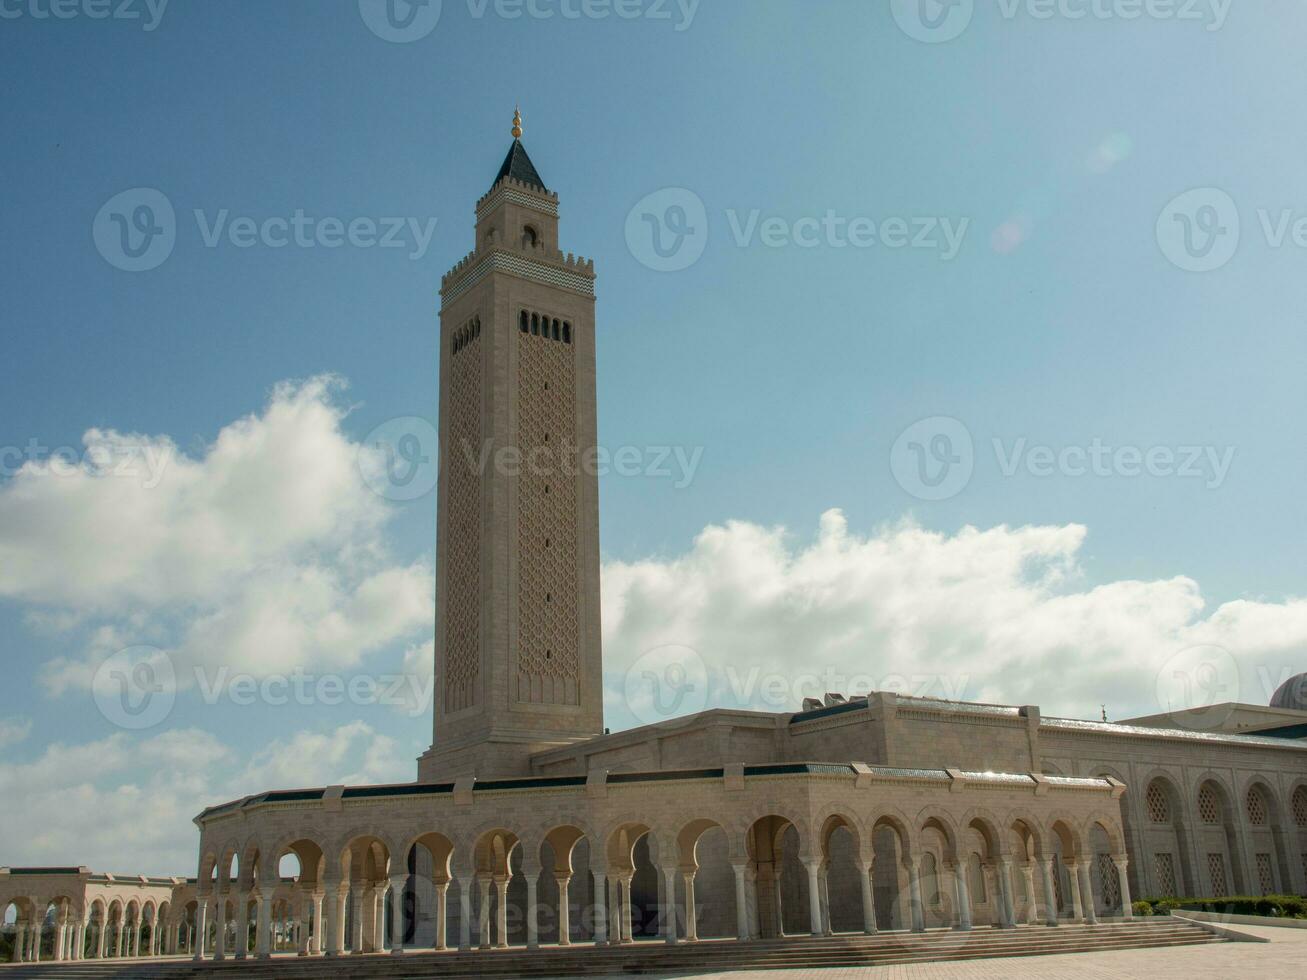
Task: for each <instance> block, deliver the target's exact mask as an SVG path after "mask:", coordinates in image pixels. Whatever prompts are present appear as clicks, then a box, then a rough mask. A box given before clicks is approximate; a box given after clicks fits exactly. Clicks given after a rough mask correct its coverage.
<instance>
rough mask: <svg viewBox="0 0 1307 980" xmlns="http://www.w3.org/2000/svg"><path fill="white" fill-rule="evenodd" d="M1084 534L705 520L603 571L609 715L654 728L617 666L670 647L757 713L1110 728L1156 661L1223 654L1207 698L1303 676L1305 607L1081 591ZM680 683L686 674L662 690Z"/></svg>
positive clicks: (1161, 670)
mask: <svg viewBox="0 0 1307 980" xmlns="http://www.w3.org/2000/svg"><path fill="white" fill-rule="evenodd" d="M1086 533H1087V532H1086V529H1085V528H1084V527H1082V526H1080V525H1075V524H1070V525H1065V526H1060V527H1059V526H1045V527H1020V528H1012V527H1007V526H1000V527H995V528H990V529H988V530H977V529H976V528H971V527H967V528H964V529H962V530H960V531H959V532H957V533H956V534H953V535H945V534H939V533H935V532H931V531H927V530H924V529H922V528H920V527H918V526H916V525H915V524H912V523H902V524H898V525H895V526H891V527H887V528H883V529H881V530H878V531H876V532H875V533H872V534H869V535H866V536H859V535H858V534H856V533H853V532H850V530H849V528H848V526H847V523H846V521H845V519H844V517H843V515H842V514H841V513H840V512H839V511H838V510H831V511H828V512H826V513H825V514H823V515H822V518H821V523H820V527H819V530H818V532H817V535H816V537H815V539H814V540H812V541H810V542H806V543H796V542H794V541H793V540H792V539H791V537H790V536H789V535H787V534H786V532H785V531H784V529H782V528H765V527H760V526H758V525H755V524H750V523H746V522H741V521H732V522H729V523H727V524H725V525H724V526H710V527H708V528H706V529H705V530H704V531H703V532H702V533H701V534H700V535H699V536H698V538H697V539H696V540H695V542H694V545H693V546H692V547H691V548H690V549H689V550H688V551H687V552H686V553H684V554H681V555H677V556H674V557H669V558H665V559H651V560H648V561H639V562H631V563H625V562H611V563H608V564H607V565H606V566H605V567H604V578H603V584H604V593H603V623H604V653H605V663H606V667H607V673H606V684H605V691H606V703H607V708H608V712H609V721H610V723H611V724H613V725H614V726H615V727H619V728H620V727H627V726H629V725H631V724H635V723H639V722H642V721H649V720H652V719H650V718H649V716H648V705H647V704H646V703H644V701H643V700H642V696H641V695H640V694H639V693H638V692H639V690H640V685H639V684H638V683H635V684H632V683H628V682H629V681H630V680H631V678H630V677H629V676H628V673H630V672H632V671H635V672H636V673H640V672H642V671H645V670H647V669H648V667H649V663H650V660H649V656H648V655H649V651H653V650H656V649H658V648H661V647H665V646H667V645H672V646H673V649H674V648H675V645H684V646H685V647H688V648H691V650H692V651H694V652H693V653H691V654H688V656H689V658H690V659H691V660H693V661H694V662H695V663H694V664H686V663H684V662H683V661H684V659H685V658H684V657H681V659H680V660H679V661H678V664H679V666H678V667H677V669H678V670H680V669H681V668H682V667H686V666H691V667H698V666H701V669H702V673H703V675H704V676H705V677H706V678H707V684H708V691H707V692H706V694H707V696H706V697H703V696H702V695H700V701H701V702H706V703H707V704H708V705H710V706H731V707H751V708H763V709H768V710H795V709H797V708H798V706H799V704H800V700H801V698H802V697H804V696H815V697H820V696H821V695H822V694H823V693H824V692H826V691H836V692H842V693H846V694H848V693H865V691H866V690H868V689H873V688H874V689H897V690H900V691H906V692H907V693H918V694H925V695H929V696H936V697H962V698H965V699H969V700H982V701H997V702H1005V703H1012V704H1039V705H1040V706H1041V707H1042V708H1043V710H1044V712H1045V713H1046V714H1065V715H1070V716H1074V717H1094V716H1097V713H1098V707H1099V705H1100V704H1106V705H1107V706H1108V708H1109V711H1110V712H1111V713H1112V717H1115V718H1121V717H1125V716H1127V715H1132V714H1143V713H1153V712H1157V711H1161V710H1163V709H1165V708H1166V707H1167V705H1166V704H1159V700H1160V699H1161V698H1162V697H1163V695H1164V694H1165V696H1166V697H1167V698H1169V697H1171V696H1172V695H1171V692H1172V691H1173V686H1168V681H1167V677H1168V676H1169V675H1168V670H1167V665H1168V664H1173V663H1175V662H1176V658H1177V657H1181V658H1183V657H1184V656H1185V655H1184V654H1183V651H1185V650H1187V649H1191V648H1193V647H1195V646H1202V645H1213V644H1214V645H1219V646H1220V647H1222V648H1224V650H1226V651H1228V652H1229V657H1230V658H1232V661H1231V662H1232V663H1233V664H1235V665H1237V666H1236V676H1234V677H1233V678H1225V679H1224V680H1223V681H1222V687H1221V689H1220V690H1213V691H1209V692H1206V693H1209V694H1211V695H1212V696H1211V697H1210V698H1209V699H1208V700H1207V701H1205V702H1203V703H1211V701H1214V700H1245V701H1251V702H1255V703H1262V704H1265V703H1266V702H1267V701H1268V700H1269V697H1270V694H1271V692H1272V691H1273V690H1274V688H1275V686H1276V685H1277V684H1278V683H1279V681H1281V680H1283V679H1284V678H1285V677H1287V676H1289V674H1290V673H1292V672H1294V670H1295V668H1296V669H1301V665H1300V664H1298V663H1296V661H1295V654H1296V655H1297V656H1298V657H1299V658H1300V657H1301V652H1302V651H1303V650H1304V649H1307V600H1303V599H1288V600H1286V601H1284V602H1268V601H1254V600H1240V601H1237V602H1230V603H1226V604H1224V605H1222V606H1220V607H1218V608H1216V609H1214V610H1211V611H1208V610H1207V608H1206V603H1205V602H1204V600H1203V597H1202V594H1201V591H1200V589H1199V586H1198V583H1196V582H1194V581H1193V580H1192V579H1189V578H1184V577H1176V578H1172V579H1164V580H1155V581H1133V580H1128V581H1117V582H1110V583H1106V584H1102V585H1098V586H1089V585H1086V584H1085V583H1084V581H1083V575H1082V571H1081V569H1080V566H1079V564H1078V557H1079V553H1080V550H1081V548H1082V546H1083V544H1084V541H1085V537H1086ZM678 656H679V655H678ZM642 657H644V658H645V659H643V660H642V659H641V658H642ZM660 663H661V662H660ZM1185 663H1186V664H1190V663H1191V660H1186V661H1185ZM659 669H665V668H664V667H660V668H659ZM681 676H686V677H691V678H692V677H694V676H695V673H694V670H691V671H689V672H688V673H685V674H684V675H681V674H678V675H676V677H672V676H669V677H668V678H667V679H666V683H667V684H669V685H671V686H672V687H674V686H675V684H674V682H675V680H676V679H677V677H681ZM637 679H638V678H637ZM1178 690H1179V692H1180V693H1183V692H1184V690H1189V693H1190V694H1194V695H1198V696H1201V695H1202V694H1204V691H1202V690H1196V691H1195V690H1192V689H1185V688H1183V685H1181V687H1180V688H1179V689H1178ZM633 691H634V692H636V693H635V694H634V695H633ZM1177 696H1178V695H1177Z"/></svg>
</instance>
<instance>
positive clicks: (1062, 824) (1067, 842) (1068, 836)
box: [1048, 816, 1085, 861]
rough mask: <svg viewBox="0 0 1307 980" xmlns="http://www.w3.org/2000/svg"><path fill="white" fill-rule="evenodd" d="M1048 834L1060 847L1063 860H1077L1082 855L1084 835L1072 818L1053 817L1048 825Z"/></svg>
mask: <svg viewBox="0 0 1307 980" xmlns="http://www.w3.org/2000/svg"><path fill="white" fill-rule="evenodd" d="M1048 836H1049V840H1050V841H1052V842H1053V843H1054V844H1055V845H1056V846H1057V847H1058V848H1059V849H1060V853H1061V855H1062V858H1063V859H1064V860H1067V861H1079V860H1080V859H1081V858H1082V857H1083V856H1084V853H1085V842H1084V836H1083V834H1082V833H1081V831H1080V828H1079V824H1078V823H1077V822H1076V820H1075V819H1074V818H1072V817H1067V816H1055V817H1053V818H1052V820H1051V821H1050V823H1049V826H1048Z"/></svg>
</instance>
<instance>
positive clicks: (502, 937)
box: [495, 875, 511, 949]
mask: <svg viewBox="0 0 1307 980" xmlns="http://www.w3.org/2000/svg"><path fill="white" fill-rule="evenodd" d="M510 878H511V876H510V875H503V876H502V877H499V878H496V879H495V892H496V893H497V894H498V896H499V908H497V909H496V910H495V911H496V912H497V913H498V914H497V915H496V916H495V931H496V932H497V933H498V934H499V935H498V938H497V940H496V942H495V948H496V949H508V882H509V880H510Z"/></svg>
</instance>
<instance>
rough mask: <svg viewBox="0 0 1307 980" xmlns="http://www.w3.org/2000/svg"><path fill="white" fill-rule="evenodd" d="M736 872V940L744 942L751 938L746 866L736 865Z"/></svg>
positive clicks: (734, 866)
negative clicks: (745, 882) (745, 884)
mask: <svg viewBox="0 0 1307 980" xmlns="http://www.w3.org/2000/svg"><path fill="white" fill-rule="evenodd" d="M731 867H732V868H733V869H734V870H735V938H736V939H737V940H739V941H740V942H744V941H745V940H747V939H748V938H749V906H748V896H747V895H746V894H745V890H744V871H745V865H743V864H734V865H732V866H731Z"/></svg>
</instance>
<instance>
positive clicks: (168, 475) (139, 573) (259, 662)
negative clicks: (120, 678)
mask: <svg viewBox="0 0 1307 980" xmlns="http://www.w3.org/2000/svg"><path fill="white" fill-rule="evenodd" d="M341 386H342V382H341V381H340V380H339V379H336V378H333V377H317V378H312V379H310V380H308V381H304V382H299V383H292V382H286V383H283V384H280V385H278V386H277V387H276V388H275V389H274V391H273V392H272V395H271V397H270V399H269V401H268V404H267V405H266V406H265V407H264V409H263V410H262V412H260V413H258V414H253V415H249V416H247V417H245V418H241V419H238V420H236V421H234V422H232V423H230V424H229V425H227V426H225V427H224V428H223V429H222V430H221V431H220V432H219V433H218V435H217V437H216V438H215V439H214V440H213V442H212V443H211V444H209V445H207V446H204V447H203V448H202V450H200V451H199V452H197V453H186V452H183V451H182V450H181V449H179V448H178V447H177V445H175V444H174V442H173V441H172V440H171V439H169V438H168V437H166V436H147V435H128V434H123V433H119V432H113V431H105V430H99V429H92V430H90V431H89V432H87V433H86V434H85V436H84V438H83V441H84V448H85V451H84V453H83V454H82V455H81V456H80V457H79V458H78V459H76V460H69V459H66V458H62V457H58V456H56V457H54V458H51V459H36V460H31V461H29V462H27V463H25V464H24V465H23V466H22V467H21V468H20V469H19V470H18V472H17V473H16V474H15V475H14V476H13V477H12V478H11V479H9V480H7V481H5V482H4V483H2V484H0V597H6V598H9V599H12V600H16V601H18V602H20V603H22V604H24V606H25V607H26V608H27V609H28V610H29V622H30V623H32V624H33V626H34V627H35V628H40V629H47V630H52V631H55V632H63V633H67V632H69V631H71V630H77V629H81V630H83V631H84V643H83V651H82V653H81V654H79V655H77V656H74V657H70V658H66V659H63V660H57V661H54V662H52V663H50V664H48V665H47V668H46V672H45V675H44V679H45V682H46V684H47V686H48V687H49V688H50V689H51V690H52V691H54V692H55V693H58V692H60V691H62V690H64V689H65V688H67V687H70V686H75V687H84V686H86V684H87V683H88V682H89V678H90V675H91V673H92V671H93V668H94V666H95V665H96V663H98V662H99V661H101V660H103V658H104V657H106V656H108V655H109V654H111V653H113V652H114V651H115V650H118V649H122V648H123V647H127V646H133V645H137V644H149V645H154V646H159V647H161V648H163V649H165V650H167V651H168V652H169V653H170V654H171V655H172V656H173V658H174V660H175V661H176V663H177V666H178V669H179V672H183V671H184V670H185V668H187V667H191V666H209V667H216V666H226V667H230V668H232V669H235V670H240V671H246V672H250V673H254V674H256V675H261V674H267V673H272V672H289V671H291V670H293V669H294V668H296V667H301V666H307V665H312V666H313V667H314V668H315V669H317V670H324V669H345V668H348V667H352V666H355V665H357V664H358V663H359V662H360V660H361V659H362V658H363V657H364V656H366V655H367V654H368V653H370V652H372V651H375V650H378V649H381V648H383V647H385V646H387V645H389V644H391V643H400V642H402V643H411V642H414V641H416V640H417V639H418V638H419V637H420V636H421V635H422V634H423V633H424V632H428V631H429V630H430V628H431V622H432V617H433V614H434V605H433V592H434V578H433V576H432V574H431V569H430V566H429V565H428V564H426V563H419V564H415V565H403V564H397V563H395V562H394V561H393V560H392V559H391V558H390V557H389V556H388V553H387V547H386V542H385V525H386V522H387V520H388V519H389V517H390V516H391V514H392V510H391V508H390V506H389V505H388V503H387V502H386V501H385V500H384V499H382V498H381V497H380V496H378V495H377V494H376V493H374V492H373V491H372V490H371V489H369V487H368V486H367V484H366V483H365V482H364V480H363V479H362V477H361V475H360V470H359V455H360V451H361V447H360V446H359V445H358V444H357V443H355V442H353V441H352V440H351V439H350V438H349V437H348V436H347V435H346V434H345V433H344V431H343V430H342V427H341V422H342V420H343V418H344V414H345V410H344V408H343V407H342V406H341V405H340V404H339V400H338V392H339V389H340V388H341Z"/></svg>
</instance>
